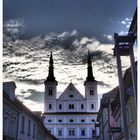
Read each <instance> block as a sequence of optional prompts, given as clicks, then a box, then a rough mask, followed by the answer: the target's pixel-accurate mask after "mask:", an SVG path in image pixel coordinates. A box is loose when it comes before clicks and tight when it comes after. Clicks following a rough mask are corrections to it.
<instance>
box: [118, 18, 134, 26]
mask: <svg viewBox="0 0 140 140" xmlns="http://www.w3.org/2000/svg"><path fill="white" fill-rule="evenodd" d="M131 22H132V18H128V17H127V18H125V19H124V20H122V21H120V22H119V23H120V24H122V25H125V27H126V28H129V27H130V25H131Z"/></svg>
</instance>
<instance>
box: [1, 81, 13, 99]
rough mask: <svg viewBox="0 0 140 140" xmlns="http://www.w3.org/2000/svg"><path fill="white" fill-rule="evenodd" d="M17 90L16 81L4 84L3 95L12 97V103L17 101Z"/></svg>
mask: <svg viewBox="0 0 140 140" xmlns="http://www.w3.org/2000/svg"><path fill="white" fill-rule="evenodd" d="M15 89H16V84H15V82H14V81H10V82H3V91H4V93H3V94H6V95H8V96H9V97H10V99H11V100H12V101H14V99H15Z"/></svg>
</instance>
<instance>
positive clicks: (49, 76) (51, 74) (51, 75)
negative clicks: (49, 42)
mask: <svg viewBox="0 0 140 140" xmlns="http://www.w3.org/2000/svg"><path fill="white" fill-rule="evenodd" d="M46 81H55V77H54V67H53V56H52V52H51V55H50V61H49V72H48V77H47V80H46Z"/></svg>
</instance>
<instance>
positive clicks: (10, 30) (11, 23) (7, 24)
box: [3, 18, 25, 39]
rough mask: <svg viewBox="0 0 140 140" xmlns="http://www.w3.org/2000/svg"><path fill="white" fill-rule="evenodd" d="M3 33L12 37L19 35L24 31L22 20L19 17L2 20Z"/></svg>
mask: <svg viewBox="0 0 140 140" xmlns="http://www.w3.org/2000/svg"><path fill="white" fill-rule="evenodd" d="M3 27H4V28H3V30H4V33H5V34H6V35H8V36H11V37H12V38H13V39H15V38H17V37H19V35H21V34H22V33H23V31H24V28H25V24H24V20H23V19H21V18H18V19H10V20H8V21H4V25H3Z"/></svg>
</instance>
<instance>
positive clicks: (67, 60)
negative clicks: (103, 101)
mask: <svg viewBox="0 0 140 140" xmlns="http://www.w3.org/2000/svg"><path fill="white" fill-rule="evenodd" d="M135 9H136V0H107V1H106V0H24V1H21V0H12V1H9V0H4V1H3V11H4V13H3V15H4V16H3V19H4V33H3V37H4V42H3V77H4V81H11V80H14V81H15V82H16V85H17V89H16V96H17V97H18V98H19V99H20V100H21V101H22V102H23V103H24V104H25V105H27V106H28V107H29V108H30V109H31V110H42V111H43V96H44V83H43V82H44V80H45V79H46V77H47V75H48V61H49V55H50V52H51V51H52V52H53V58H54V67H55V69H54V73H55V77H56V80H57V81H58V82H59V84H58V96H59V95H60V94H61V93H62V92H63V91H64V89H65V88H66V87H67V86H68V84H69V82H70V81H72V82H73V83H74V85H75V86H76V87H77V88H78V90H79V91H80V92H81V94H84V86H83V83H84V81H85V79H86V74H87V65H86V60H87V52H88V50H90V52H91V57H92V61H93V74H94V77H95V79H96V80H97V81H98V93H99V98H101V96H102V94H103V93H106V92H108V91H109V90H111V89H112V88H114V87H115V86H117V85H118V79H117V69H116V61H115V57H114V56H113V50H112V49H113V47H114V40H113V35H114V33H115V32H117V33H119V34H126V33H127V31H128V30H129V26H130V23H131V20H132V17H133V15H134V12H135ZM135 52H136V49H135ZM122 61H123V63H122V64H123V70H125V69H126V68H128V67H129V66H130V64H129V58H127V57H124V58H123V59H122Z"/></svg>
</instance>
